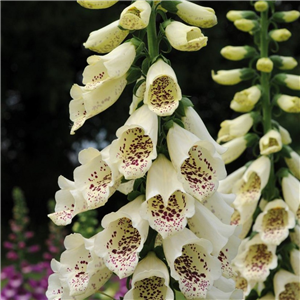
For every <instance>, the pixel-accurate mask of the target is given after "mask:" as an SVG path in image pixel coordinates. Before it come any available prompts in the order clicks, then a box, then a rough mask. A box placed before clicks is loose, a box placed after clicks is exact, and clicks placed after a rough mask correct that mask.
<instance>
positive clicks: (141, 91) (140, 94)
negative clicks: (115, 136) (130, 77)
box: [129, 77, 146, 115]
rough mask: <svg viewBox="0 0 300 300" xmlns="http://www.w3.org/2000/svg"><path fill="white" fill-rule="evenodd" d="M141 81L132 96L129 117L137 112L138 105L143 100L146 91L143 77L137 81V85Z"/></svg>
mask: <svg viewBox="0 0 300 300" xmlns="http://www.w3.org/2000/svg"><path fill="white" fill-rule="evenodd" d="M140 81H142V83H141V84H140V86H139V87H138V89H137V90H136V92H135V94H133V96H132V102H131V104H130V107H129V114H130V115H131V114H132V113H133V112H134V111H135V110H137V108H138V106H139V104H140V102H141V101H143V99H144V95H145V91H146V80H145V78H144V77H141V78H140V79H138V80H137V84H139V82H140Z"/></svg>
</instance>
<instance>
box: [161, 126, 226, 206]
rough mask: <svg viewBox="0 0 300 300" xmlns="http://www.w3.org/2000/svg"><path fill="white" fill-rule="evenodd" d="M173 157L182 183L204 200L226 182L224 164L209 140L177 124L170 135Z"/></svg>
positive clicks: (169, 144) (188, 191)
mask: <svg viewBox="0 0 300 300" xmlns="http://www.w3.org/2000/svg"><path fill="white" fill-rule="evenodd" d="M167 144H168V149H169V154H170V157H171V160H172V163H173V165H174V167H175V170H176V171H177V174H178V179H179V181H181V182H182V184H183V187H184V189H185V191H186V192H187V193H189V194H190V195H192V196H193V197H195V198H196V199H198V200H199V201H203V200H205V199H207V198H209V197H211V196H212V194H213V193H214V192H215V191H216V190H217V188H218V184H219V180H221V179H224V178H225V176H226V170H225V166H224V163H223V161H222V159H221V157H220V156H219V154H218V153H217V152H216V150H215V148H214V146H213V145H212V143H210V142H209V141H203V140H200V139H199V138H198V137H197V136H195V135H194V134H192V133H191V132H189V131H187V130H185V129H183V128H182V127H180V126H179V125H177V124H175V123H174V124H173V127H171V128H170V129H169V132H168V135H167Z"/></svg>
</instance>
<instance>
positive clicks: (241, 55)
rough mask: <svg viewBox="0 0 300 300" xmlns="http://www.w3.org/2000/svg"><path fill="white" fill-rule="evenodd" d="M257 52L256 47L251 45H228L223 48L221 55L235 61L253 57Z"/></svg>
mask: <svg viewBox="0 0 300 300" xmlns="http://www.w3.org/2000/svg"><path fill="white" fill-rule="evenodd" d="M256 53H257V51H256V50H255V48H254V47H251V46H226V47H224V48H222V49H221V55H222V56H223V57H225V58H226V59H228V60H233V61H239V60H242V59H245V58H250V57H253V56H254V55H255V54H256Z"/></svg>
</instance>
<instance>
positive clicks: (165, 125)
mask: <svg viewBox="0 0 300 300" xmlns="http://www.w3.org/2000/svg"><path fill="white" fill-rule="evenodd" d="M173 125H174V121H173V120H169V121H167V122H166V123H164V125H163V127H164V130H165V131H168V130H169V129H170V128H172V127H173Z"/></svg>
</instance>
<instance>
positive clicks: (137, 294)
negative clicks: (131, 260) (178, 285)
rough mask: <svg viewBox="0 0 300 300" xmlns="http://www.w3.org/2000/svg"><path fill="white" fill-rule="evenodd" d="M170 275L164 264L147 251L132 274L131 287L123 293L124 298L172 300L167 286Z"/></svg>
mask: <svg viewBox="0 0 300 300" xmlns="http://www.w3.org/2000/svg"><path fill="white" fill-rule="evenodd" d="M169 282H170V277H169V272H168V269H167V267H166V265H165V264H164V263H163V262H162V261H161V260H160V259H158V258H157V257H156V255H155V254H154V252H149V253H148V255H147V256H146V257H145V258H144V259H142V260H141V261H140V262H139V263H138V265H137V267H136V269H135V271H134V273H133V276H132V282H131V286H132V287H131V289H130V290H129V291H128V292H127V293H126V294H125V296H124V300H132V299H161V300H172V299H174V294H173V291H172V290H171V288H170V287H169Z"/></svg>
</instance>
